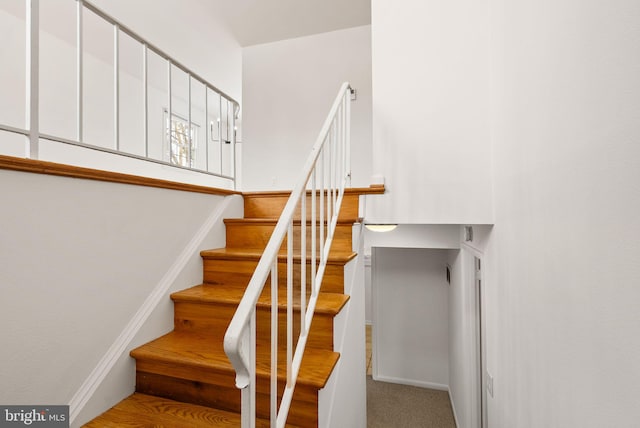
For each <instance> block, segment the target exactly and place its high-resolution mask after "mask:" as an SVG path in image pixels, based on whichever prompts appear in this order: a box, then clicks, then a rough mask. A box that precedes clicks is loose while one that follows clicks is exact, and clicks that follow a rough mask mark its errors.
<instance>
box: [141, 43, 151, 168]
mask: <svg viewBox="0 0 640 428" xmlns="http://www.w3.org/2000/svg"><path fill="white" fill-rule="evenodd" d="M142 94H143V95H142V96H143V99H144V112H143V118H144V125H143V129H144V155H145V157H149V56H148V48H147V44H146V43H143V44H142Z"/></svg>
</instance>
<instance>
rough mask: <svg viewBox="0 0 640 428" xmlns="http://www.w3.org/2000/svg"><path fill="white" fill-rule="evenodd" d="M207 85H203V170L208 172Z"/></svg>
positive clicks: (209, 130)
mask: <svg viewBox="0 0 640 428" xmlns="http://www.w3.org/2000/svg"><path fill="white" fill-rule="evenodd" d="M209 124H210V122H209V86H208V85H207V84H206V83H205V85H204V157H205V159H204V162H205V167H204V169H205V171H207V172H209V133H210V132H211V125H209Z"/></svg>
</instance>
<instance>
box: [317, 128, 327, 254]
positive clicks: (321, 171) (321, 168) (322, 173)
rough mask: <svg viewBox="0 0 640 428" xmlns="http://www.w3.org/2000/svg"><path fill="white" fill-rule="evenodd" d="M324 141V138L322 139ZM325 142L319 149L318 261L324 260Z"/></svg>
mask: <svg viewBox="0 0 640 428" xmlns="http://www.w3.org/2000/svg"><path fill="white" fill-rule="evenodd" d="M324 143H326V139H325V141H324ZM325 148H326V146H325V144H323V145H322V149H321V151H320V157H319V161H320V166H319V171H320V263H322V262H323V261H324V197H325V190H326V189H325V185H324V169H325V162H324V160H325V155H324V154H325V151H326V150H325Z"/></svg>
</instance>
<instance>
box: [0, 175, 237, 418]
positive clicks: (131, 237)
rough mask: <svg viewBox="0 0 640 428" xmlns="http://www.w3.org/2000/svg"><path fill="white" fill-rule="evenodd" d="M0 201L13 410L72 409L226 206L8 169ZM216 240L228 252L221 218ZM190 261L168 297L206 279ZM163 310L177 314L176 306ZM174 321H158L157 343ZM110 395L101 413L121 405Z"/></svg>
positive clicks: (2, 296) (129, 387)
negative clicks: (102, 363)
mask: <svg viewBox="0 0 640 428" xmlns="http://www.w3.org/2000/svg"><path fill="white" fill-rule="evenodd" d="M0 194H2V195H3V209H2V210H0V224H1V225H2V227H1V228H0V266H2V269H0V283H1V284H2V287H0V300H2V302H4V303H5V304H4V305H3V310H2V311H0V323H2V325H3V326H4V328H3V329H2V331H1V333H0V341H2V343H4V344H5V346H3V347H2V348H1V349H0V360H1V361H2V362H3V364H2V365H1V366H0V378H2V379H3V383H4V384H6V385H12V387H11V388H3V389H2V391H0V401H2V402H4V403H7V404H21V403H52V404H67V403H69V401H70V399H71V398H72V396H74V394H75V393H76V392H77V391H78V389H79V388H80V386H81V384H82V383H83V382H84V381H85V379H86V378H87V377H88V376H89V374H90V373H91V371H92V370H93V369H94V368H95V367H96V365H97V363H98V361H100V359H101V358H102V357H103V356H104V354H105V353H106V351H107V350H108V349H109V347H110V346H111V345H112V344H113V343H114V342H115V340H116V338H117V337H118V336H119V335H120V333H121V332H122V330H123V328H124V327H125V326H126V325H127V323H128V322H129V321H130V320H131V319H132V317H133V315H134V314H135V313H136V311H138V309H139V308H140V307H141V305H142V303H143V302H144V301H145V299H147V297H148V296H149V294H150V293H151V291H152V290H154V288H156V287H157V286H158V284H161V283H163V281H166V278H165V275H167V273H168V271H169V270H170V268H171V267H172V265H173V264H174V262H175V261H176V259H177V258H178V256H179V255H180V254H181V252H182V251H183V250H184V249H185V248H186V247H187V245H188V243H189V242H190V241H191V240H192V238H193V236H194V235H195V234H196V232H197V231H198V230H199V229H200V228H201V226H202V225H203V223H204V222H205V220H206V219H207V218H208V217H209V216H211V214H212V212H214V211H215V210H216V209H217V207H219V206H220V204H221V203H222V202H223V200H224V199H225V198H224V197H222V196H212V195H203V194H196V193H188V192H179V191H171V190H165V189H155V188H147V187H140V186H131V185H122V184H115V183H105V182H99V181H92V180H79V179H71V178H64V177H55V176H48V175H38V174H30V173H22V172H14V171H6V170H0ZM238 214H239V215H241V207H240V212H239V213H238ZM215 231H216V233H215V234H214V235H212V237H211V238H210V239H209V241H207V244H208V245H213V246H223V245H224V226H223V224H222V221H221V219H220V221H219V224H218V225H217V227H216V228H215ZM189 260H192V261H193V263H191V262H189V263H190V264H188V268H186V269H185V270H183V271H182V273H181V274H180V276H179V277H177V279H176V281H175V282H173V283H170V285H171V287H172V289H175V288H177V289H181V288H186V287H188V286H191V285H194V281H200V280H201V278H202V267H201V266H202V264H201V261H200V259H199V255H198V251H194V254H192V255H190V257H189ZM197 278H200V279H199V280H198V279H197ZM163 304H164V305H166V306H168V307H170V306H171V305H170V301H169V299H168V296H164V301H163ZM171 320H172V318H171V316H170V315H169V316H166V317H164V319H159V320H157V322H156V323H155V324H154V326H153V328H152V329H155V334H156V335H158V334H160V333H162V332H166V331H167V330H170V329H171V328H172V322H171ZM124 356H125V357H126V358H127V360H129V366H130V367H133V362H132V361H131V359H130V358H128V357H127V356H126V352H125V354H124ZM131 373H133V371H131ZM119 380H120V382H119V383H120V384H119V385H118V388H120V391H123V390H124V391H125V392H121V394H125V393H126V392H127V391H128V393H130V392H131V391H133V383H134V377H133V375H132V374H131V376H129V377H128V378H126V379H125V380H124V381H123V380H122V379H119ZM105 394H106V395H103V396H102V397H100V399H101V400H102V401H103V404H102V405H103V407H102V410H104V409H105V408H106V407H104V406H105V405H106V404H107V403H110V404H109V405H113V404H114V403H115V402H117V401H118V400H119V399H122V398H123V396H124V395H120V396H118V395H117V394H115V393H114V391H113V390H110V391H108V392H106V393H105ZM114 400H115V401H114Z"/></svg>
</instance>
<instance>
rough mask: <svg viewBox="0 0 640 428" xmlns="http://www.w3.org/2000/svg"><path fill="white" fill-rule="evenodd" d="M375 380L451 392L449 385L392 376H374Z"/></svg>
mask: <svg viewBox="0 0 640 428" xmlns="http://www.w3.org/2000/svg"><path fill="white" fill-rule="evenodd" d="M373 380H376V381H380V382H389V383H397V384H400V385H409V386H417V387H420V388H429V389H437V390H438V391H447V392H449V385H445V384H442V383H434V382H424V381H421V380H414V379H402V378H397V377H391V376H374V377H373Z"/></svg>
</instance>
